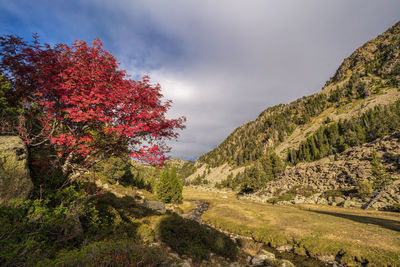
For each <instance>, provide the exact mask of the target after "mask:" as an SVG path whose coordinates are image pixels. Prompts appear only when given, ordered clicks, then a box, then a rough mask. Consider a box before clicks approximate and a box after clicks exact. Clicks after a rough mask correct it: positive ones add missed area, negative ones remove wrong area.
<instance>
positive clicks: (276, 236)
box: [184, 188, 400, 266]
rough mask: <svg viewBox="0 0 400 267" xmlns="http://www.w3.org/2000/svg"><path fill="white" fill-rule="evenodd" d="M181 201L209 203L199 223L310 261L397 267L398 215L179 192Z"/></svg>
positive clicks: (399, 251)
mask: <svg viewBox="0 0 400 267" xmlns="http://www.w3.org/2000/svg"><path fill="white" fill-rule="evenodd" d="M184 199H186V200H188V199H191V200H204V201H208V202H210V203H211V206H210V209H209V210H208V211H207V212H206V213H205V214H204V215H203V219H204V220H205V221H207V222H209V223H211V224H213V225H215V226H217V227H220V228H222V229H225V230H227V231H230V232H234V233H238V234H242V235H247V236H253V238H255V239H256V240H258V241H262V242H265V243H270V244H271V245H272V246H279V245H284V244H290V245H294V246H295V247H299V248H304V249H305V250H307V251H308V253H309V254H311V255H313V256H324V255H337V254H338V253H339V252H340V251H341V252H342V253H344V256H343V258H342V261H343V262H345V263H346V264H348V265H354V264H356V261H355V258H357V259H358V260H359V261H366V260H367V261H368V262H370V264H371V265H372V266H384V265H392V266H398V265H400V214H398V213H390V212H380V211H364V210H358V209H344V208H338V207H330V206H319V205H297V206H280V205H270V204H264V203H255V202H251V201H247V200H238V199H236V197H235V195H234V194H233V193H225V194H221V193H213V192H204V191H200V190H197V189H193V188H185V189H184Z"/></svg>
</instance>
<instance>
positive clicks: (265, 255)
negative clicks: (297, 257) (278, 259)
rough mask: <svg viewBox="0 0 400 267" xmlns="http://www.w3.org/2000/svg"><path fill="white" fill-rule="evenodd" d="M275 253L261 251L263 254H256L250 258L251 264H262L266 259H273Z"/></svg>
mask: <svg viewBox="0 0 400 267" xmlns="http://www.w3.org/2000/svg"><path fill="white" fill-rule="evenodd" d="M274 259H275V255H274V254H273V253H271V252H268V251H263V254H261V255H256V256H254V257H253V258H252V259H251V262H250V264H251V265H252V266H264V265H265V264H266V263H267V262H268V261H271V260H274Z"/></svg>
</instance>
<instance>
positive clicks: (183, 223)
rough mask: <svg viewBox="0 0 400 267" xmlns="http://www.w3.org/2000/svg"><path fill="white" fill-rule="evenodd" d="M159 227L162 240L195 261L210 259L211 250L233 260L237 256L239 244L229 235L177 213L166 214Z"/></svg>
mask: <svg viewBox="0 0 400 267" xmlns="http://www.w3.org/2000/svg"><path fill="white" fill-rule="evenodd" d="M157 228H158V229H157V235H158V237H159V238H160V239H161V241H163V242H165V243H167V244H168V245H169V246H170V247H171V248H173V250H175V251H176V252H178V253H179V254H186V255H189V256H190V257H192V258H193V259H194V260H195V261H201V260H204V259H209V257H210V253H211V252H212V253H215V254H218V255H220V256H223V257H225V258H229V259H231V260H234V259H235V258H236V257H237V254H238V248H237V245H236V244H235V243H234V242H233V241H232V240H231V239H230V237H229V236H228V235H226V234H224V233H221V232H219V231H217V230H215V229H213V228H211V227H208V226H206V225H202V224H200V223H198V222H195V221H192V220H188V219H183V218H182V217H180V216H178V215H176V214H172V215H167V216H165V217H164V218H163V219H162V220H161V221H160V223H159V225H158V227H157Z"/></svg>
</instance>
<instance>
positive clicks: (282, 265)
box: [279, 260, 295, 267]
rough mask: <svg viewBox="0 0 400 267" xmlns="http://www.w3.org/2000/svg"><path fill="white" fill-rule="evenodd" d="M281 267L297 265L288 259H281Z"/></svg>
mask: <svg viewBox="0 0 400 267" xmlns="http://www.w3.org/2000/svg"><path fill="white" fill-rule="evenodd" d="M279 267H295V265H294V264H293V263H291V262H290V261H288V260H281V264H280V265H279Z"/></svg>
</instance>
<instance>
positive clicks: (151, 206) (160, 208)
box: [143, 200, 167, 214]
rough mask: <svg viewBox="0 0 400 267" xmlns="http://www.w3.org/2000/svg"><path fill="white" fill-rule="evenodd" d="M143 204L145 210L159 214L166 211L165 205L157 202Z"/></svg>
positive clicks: (150, 201) (149, 201)
mask: <svg viewBox="0 0 400 267" xmlns="http://www.w3.org/2000/svg"><path fill="white" fill-rule="evenodd" d="M143 204H144V206H145V207H146V208H148V209H152V210H155V211H157V212H159V213H161V214H165V213H166V211H167V210H166V208H165V204H164V203H162V202H160V201H157V200H145V201H144V203H143Z"/></svg>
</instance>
